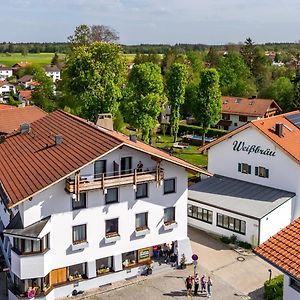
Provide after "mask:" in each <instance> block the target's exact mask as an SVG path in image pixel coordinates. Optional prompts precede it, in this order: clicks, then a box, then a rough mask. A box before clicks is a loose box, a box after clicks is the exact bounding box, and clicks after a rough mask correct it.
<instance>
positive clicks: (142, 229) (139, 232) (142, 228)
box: [135, 227, 150, 237]
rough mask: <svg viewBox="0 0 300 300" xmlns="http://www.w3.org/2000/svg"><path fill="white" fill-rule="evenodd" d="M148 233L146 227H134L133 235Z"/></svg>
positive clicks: (148, 230)
mask: <svg viewBox="0 0 300 300" xmlns="http://www.w3.org/2000/svg"><path fill="white" fill-rule="evenodd" d="M149 233H150V229H149V228H148V227H140V228H136V229H135V236H137V237H139V236H144V235H146V234H149Z"/></svg>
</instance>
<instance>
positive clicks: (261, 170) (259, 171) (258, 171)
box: [255, 167, 269, 178]
mask: <svg viewBox="0 0 300 300" xmlns="http://www.w3.org/2000/svg"><path fill="white" fill-rule="evenodd" d="M255 175H256V176H259V177H263V178H269V169H267V168H265V167H255Z"/></svg>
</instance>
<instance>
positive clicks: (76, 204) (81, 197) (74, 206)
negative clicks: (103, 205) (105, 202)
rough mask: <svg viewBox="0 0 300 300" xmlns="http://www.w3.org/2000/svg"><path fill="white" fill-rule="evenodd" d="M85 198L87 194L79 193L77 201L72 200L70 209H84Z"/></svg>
mask: <svg viewBox="0 0 300 300" xmlns="http://www.w3.org/2000/svg"><path fill="white" fill-rule="evenodd" d="M86 198H87V193H80V194H79V199H76V198H75V199H73V198H72V209H73V210H75V209H81V208H86Z"/></svg>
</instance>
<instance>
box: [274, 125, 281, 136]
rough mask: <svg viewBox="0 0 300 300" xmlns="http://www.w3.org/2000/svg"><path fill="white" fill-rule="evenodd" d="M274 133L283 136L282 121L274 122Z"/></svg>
mask: <svg viewBox="0 0 300 300" xmlns="http://www.w3.org/2000/svg"><path fill="white" fill-rule="evenodd" d="M275 133H276V135H278V136H279V137H283V124H282V123H276V124H275Z"/></svg>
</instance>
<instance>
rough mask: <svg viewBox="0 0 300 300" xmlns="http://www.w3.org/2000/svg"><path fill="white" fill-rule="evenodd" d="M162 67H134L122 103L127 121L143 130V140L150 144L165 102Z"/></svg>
mask: <svg viewBox="0 0 300 300" xmlns="http://www.w3.org/2000/svg"><path fill="white" fill-rule="evenodd" d="M163 91H164V85H163V78H162V75H161V71H160V67H159V66H158V65H155V64H153V63H144V64H139V65H134V67H133V69H132V71H131V73H130V75H129V80H128V85H127V87H126V89H125V91H124V98H123V101H122V104H123V111H124V114H123V115H124V117H125V120H126V121H127V122H128V123H129V124H130V125H132V126H134V127H135V128H137V129H139V130H141V132H142V139H143V140H144V141H145V142H149V140H150V134H151V130H152V129H154V128H155V127H156V125H157V123H158V122H157V119H158V116H159V114H160V112H161V111H162V104H163V103H164V101H165V97H164V94H163Z"/></svg>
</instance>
